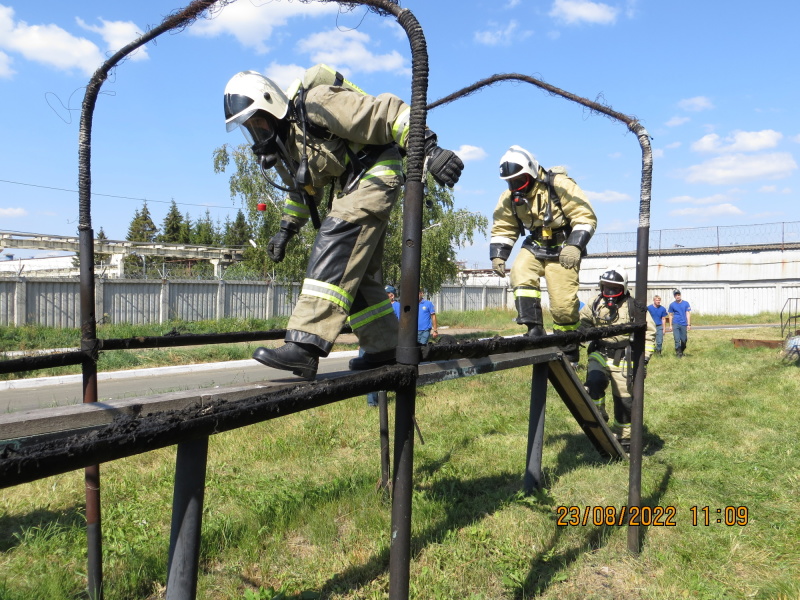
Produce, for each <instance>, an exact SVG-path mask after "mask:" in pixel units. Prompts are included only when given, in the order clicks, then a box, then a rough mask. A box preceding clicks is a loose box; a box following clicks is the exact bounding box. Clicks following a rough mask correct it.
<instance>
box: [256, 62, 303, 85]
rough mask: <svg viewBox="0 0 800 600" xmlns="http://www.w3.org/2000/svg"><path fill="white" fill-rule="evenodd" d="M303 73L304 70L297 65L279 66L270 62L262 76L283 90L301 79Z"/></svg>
mask: <svg viewBox="0 0 800 600" xmlns="http://www.w3.org/2000/svg"><path fill="white" fill-rule="evenodd" d="M305 71H306V68H305V67H301V66H299V65H294V64H292V65H281V64H278V63H277V62H275V61H272V62H271V63H270V64H269V66H268V67H267V69H266V70H265V71H264V75H266V76H267V77H269V78H270V79H271V80H272V81H274V82H275V83H277V84H278V87H280V88H281V89H284V90H285V89H286V88H288V87H289V84H290V83H292V82H293V81H294V80H295V79H302V78H303V73H305Z"/></svg>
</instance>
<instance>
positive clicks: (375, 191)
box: [286, 176, 402, 356]
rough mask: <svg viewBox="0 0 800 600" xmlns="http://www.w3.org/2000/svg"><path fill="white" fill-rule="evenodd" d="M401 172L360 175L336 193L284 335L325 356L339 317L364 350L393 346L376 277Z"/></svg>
mask: <svg viewBox="0 0 800 600" xmlns="http://www.w3.org/2000/svg"><path fill="white" fill-rule="evenodd" d="M401 185H402V177H398V176H388V177H374V178H371V179H366V180H362V181H361V182H360V183H359V186H358V188H357V189H356V190H355V191H353V192H351V193H350V194H347V195H346V196H343V197H341V198H337V199H336V200H335V201H334V203H333V207H332V209H331V211H330V212H329V213H328V216H327V217H326V218H325V220H324V221H323V222H322V227H321V228H320V230H319V233H318V234H317V238H316V240H315V241H314V247H313V248H312V250H311V257H310V258H309V261H308V269H307V271H306V278H305V280H304V281H303V288H302V290H301V292H300V298H299V300H298V301H297V304H296V305H295V309H294V311H293V312H292V316H291V318H290V319H289V324H288V326H287V332H286V341H287V342H296V343H304V344H311V345H314V346H316V347H317V348H319V349H320V351H321V352H322V354H323V356H327V355H328V353H329V352H330V351H331V348H332V347H333V343H334V341H335V340H336V337H337V336H338V335H339V333H340V332H341V330H342V326H343V325H344V323H345V320H347V319H348V317H349V320H350V326H351V327H352V329H353V333H355V334H356V336H357V337H358V341H359V345H360V346H361V347H362V348H363V349H364V351H365V352H367V353H369V354H377V353H379V352H385V351H388V350H392V349H394V348H395V347H396V346H397V333H398V321H397V317H395V315H394V310H393V309H392V305H391V303H390V301H389V299H388V298H387V296H386V292H385V291H384V288H383V284H382V283H381V281H380V279H379V273H380V268H381V260H382V259H383V247H384V243H385V240H386V226H387V224H388V222H389V215H390V214H391V212H392V207H393V206H394V204H395V202H397V199H398V197H399V196H400V191H401Z"/></svg>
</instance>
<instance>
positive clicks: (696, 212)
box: [669, 204, 744, 218]
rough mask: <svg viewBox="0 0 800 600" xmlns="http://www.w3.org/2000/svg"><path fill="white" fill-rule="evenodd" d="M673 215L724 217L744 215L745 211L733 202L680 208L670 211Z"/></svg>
mask: <svg viewBox="0 0 800 600" xmlns="http://www.w3.org/2000/svg"><path fill="white" fill-rule="evenodd" d="M669 214H670V216H672V217H700V218H708V217H723V216H730V215H743V214H744V211H742V210H741V209H740V208H737V207H735V206H734V205H733V204H718V205H717V206H706V207H703V208H680V209H678V210H673V211H671V212H670V213H669Z"/></svg>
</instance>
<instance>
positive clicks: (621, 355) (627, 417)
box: [580, 294, 656, 439]
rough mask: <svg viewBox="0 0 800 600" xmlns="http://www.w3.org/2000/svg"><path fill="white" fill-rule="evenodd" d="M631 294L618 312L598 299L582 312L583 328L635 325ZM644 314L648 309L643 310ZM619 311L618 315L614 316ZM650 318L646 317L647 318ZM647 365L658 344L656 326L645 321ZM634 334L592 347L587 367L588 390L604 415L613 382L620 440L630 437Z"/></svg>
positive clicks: (600, 297) (595, 344)
mask: <svg viewBox="0 0 800 600" xmlns="http://www.w3.org/2000/svg"><path fill="white" fill-rule="evenodd" d="M629 298H630V296H629V295H628V294H625V296H624V297H623V299H622V300H621V301H620V302H619V303H618V304H617V307H616V309H611V308H609V307H608V306H607V304H606V302H605V301H604V300H605V299H604V298H603V296H602V295H601V296H598V298H597V299H596V300H594V301H593V302H592V303H591V304H587V305H585V306H584V307H583V308H582V309H581V311H580V327H581V329H584V328H593V327H603V326H608V325H621V324H625V323H632V322H633V320H634V315H633V314H631V307H632V306H633V300H632V299H630V300H629ZM642 310H643V311H645V312H646V311H647V309H645V308H643V309H642ZM615 312H616V315H615ZM645 316H647V315H645ZM645 321H646V322H647V332H646V334H645V346H644V357H645V363H647V361H649V360H650V356H651V355H652V354H653V349H654V348H655V342H656V324H655V323H654V322H653V319H650V318H646V319H645ZM631 360H632V357H631V335H630V334H624V335H618V336H615V337H610V338H604V339H602V340H597V341H595V342H591V343H590V344H589V361H588V364H587V367H586V371H587V373H586V389H587V390H588V392H589V396H590V397H591V398H592V400H594V402H595V404H596V405H597V406H598V408H599V409H600V410H601V412H602V413H605V390H606V388H607V387H608V383H609V381H610V382H611V395H612V397H613V398H614V421H613V423H612V425H613V426H614V427H615V428H616V429H617V430H618V431H619V432H621V436H620V437H621V438H622V439H625V438H630V423H631V404H632V402H633V400H632V398H631V384H630V376H631V375H632V363H631Z"/></svg>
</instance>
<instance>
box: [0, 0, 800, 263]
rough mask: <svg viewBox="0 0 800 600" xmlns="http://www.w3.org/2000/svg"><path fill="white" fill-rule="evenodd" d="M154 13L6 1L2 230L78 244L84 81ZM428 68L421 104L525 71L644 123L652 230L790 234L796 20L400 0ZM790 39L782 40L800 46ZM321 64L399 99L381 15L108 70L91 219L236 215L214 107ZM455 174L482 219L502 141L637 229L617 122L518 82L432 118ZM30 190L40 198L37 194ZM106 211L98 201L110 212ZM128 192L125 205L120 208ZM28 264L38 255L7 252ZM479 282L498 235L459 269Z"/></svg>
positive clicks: (728, 5) (0, 22)
mask: <svg viewBox="0 0 800 600" xmlns="http://www.w3.org/2000/svg"><path fill="white" fill-rule="evenodd" d="M179 6H180V5H179V4H175V3H173V2H171V1H165V0H139V1H137V2H130V3H122V2H113V3H112V2H108V1H107V0H74V1H71V2H61V1H56V0H42V1H37V2H32V1H30V0H27V1H25V2H23V1H22V0H0V140H2V144H0V229H3V230H13V231H23V232H35V233H46V234H58V235H74V234H75V232H76V229H77V219H78V197H77V193H74V191H59V190H57V189H48V188H59V189H61V190H77V179H78V171H77V158H78V122H79V119H80V106H81V102H82V99H83V86H85V85H86V83H87V82H88V80H89V77H90V76H91V74H92V73H93V72H94V70H95V69H96V68H97V67H98V66H99V65H100V64H101V62H102V60H104V57H105V56H107V55H108V53H109V52H112V51H114V50H116V49H118V48H119V47H121V46H122V45H124V44H125V43H127V42H128V41H130V40H132V39H133V38H134V37H136V35H137V32H142V31H145V30H146V29H147V28H148V27H152V26H155V25H157V24H158V23H160V22H161V20H162V19H163V17H164V16H165V15H167V14H168V13H170V12H172V11H173V10H174V9H176V8H179ZM402 6H404V7H406V8H409V9H410V10H411V11H412V12H413V13H414V15H415V16H416V17H417V19H418V20H419V22H420V23H421V25H422V27H423V31H424V33H425V37H426V40H427V43H428V52H429V57H430V81H429V89H428V98H429V100H430V101H433V100H436V99H438V98H441V97H443V96H445V95H447V94H449V93H451V92H453V91H455V90H457V89H460V88H461V87H464V86H466V85H469V84H471V83H473V82H475V81H477V80H479V79H483V78H485V77H488V76H489V75H492V74H495V73H511V72H518V73H523V74H527V75H533V76H536V77H539V78H541V79H543V80H545V81H547V82H548V83H551V84H553V85H555V86H558V87H560V88H562V89H566V90H567V91H570V92H572V93H574V94H578V95H580V96H584V97H587V98H590V99H595V98H601V99H602V100H603V102H605V103H606V104H608V105H610V106H611V107H612V108H614V109H615V110H617V111H619V112H622V113H625V114H629V115H635V116H636V117H637V118H639V119H640V121H641V122H642V123H643V125H644V126H645V127H646V128H647V130H648V132H649V133H650V135H651V136H652V138H653V140H652V147H653V150H654V172H653V188H652V206H651V227H652V229H673V228H682V227H703V226H709V225H743V224H749V223H771V222H778V221H797V220H800V218H798V210H797V208H796V205H797V203H796V198H797V191H798V189H800V175H799V174H798V167H797V156H798V152H800V116H799V115H800V111H798V106H800V83H798V79H797V72H798V67H797V61H798V59H800V43H799V42H798V41H797V40H798V36H797V33H796V31H795V29H796V25H795V24H796V23H797V22H798V20H800V4H798V3H796V2H785V1H783V2H777V1H774V0H766V1H765V2H762V3H760V4H758V5H753V4H752V3H749V2H747V3H746V2H743V1H739V0H729V1H727V2H724V3H723V2H697V1H692V2H689V1H688V0H687V1H684V0H673V1H672V2H655V1H645V0H605V1H597V2H590V1H586V0H538V1H531V0H500V1H494V2H489V1H484V0H434V1H432V0H425V1H422V0H417V1H413V0H409V1H407V2H402ZM792 40H794V41H792ZM318 62H325V63H327V64H330V65H332V66H334V67H336V68H338V69H339V70H340V71H342V72H344V73H345V74H346V75H347V76H348V78H350V79H351V80H352V81H353V82H354V83H356V84H357V85H359V86H360V87H361V88H363V89H364V90H366V91H367V92H370V93H373V94H378V93H381V92H393V93H395V94H397V95H399V96H401V97H402V98H404V99H406V100H408V99H409V97H410V74H411V64H410V51H409V48H408V41H407V39H406V38H405V35H404V33H403V32H402V30H401V29H400V27H399V26H398V25H397V24H396V23H395V22H394V20H393V19H392V18H391V17H379V16H377V15H375V14H373V13H370V12H368V11H367V10H366V8H363V7H359V8H357V9H356V10H354V11H352V12H340V11H339V10H338V5H337V4H335V3H311V4H304V3H301V2H298V1H293V2H288V1H286V0H282V1H263V0H238V1H237V2H235V3H234V4H232V5H230V6H228V7H226V8H225V9H223V10H222V11H221V12H219V13H218V14H215V15H214V16H213V18H211V19H203V20H200V21H198V22H197V23H195V24H194V25H193V26H191V27H190V28H188V29H186V30H185V31H183V32H181V33H177V34H167V35H164V36H161V37H160V38H158V39H157V41H156V43H154V44H153V43H151V44H149V45H148V46H147V47H146V49H143V50H140V51H139V52H138V54H137V55H135V56H133V57H132V58H131V59H130V60H129V61H127V62H126V63H124V64H122V65H121V66H119V67H118V68H117V69H116V70H115V72H114V74H113V75H112V77H110V79H109V81H108V82H107V83H106V84H105V85H104V86H103V93H102V94H101V96H100V98H99V99H98V103H97V109H96V111H95V117H94V130H93V133H94V136H93V156H92V182H93V192H94V193H95V194H96V195H95V197H94V198H93V204H92V208H93V210H92V218H93V221H92V224H93V226H94V229H95V230H99V229H100V227H102V228H103V229H104V231H105V233H106V235H107V236H108V237H109V238H111V239H123V238H124V237H125V234H126V233H127V228H128V225H129V223H130V221H131V219H132V217H133V214H134V211H135V210H136V209H138V208H140V207H141V204H142V202H141V200H140V199H143V198H145V199H147V200H148V206H149V208H150V210H151V212H152V214H153V217H154V220H155V222H156V224H158V225H160V224H161V221H162V220H163V218H164V215H165V214H166V211H167V209H168V208H169V203H170V201H171V200H173V199H174V200H175V201H176V202H177V203H178V205H179V208H180V209H181V211H182V212H184V213H186V212H189V213H190V214H191V215H192V217H194V218H197V217H200V216H202V215H203V214H204V213H205V211H206V208H207V207H208V208H209V210H210V212H211V215H212V218H214V219H215V220H217V219H218V220H219V221H224V220H225V217H226V216H230V217H233V216H234V215H235V214H236V210H237V209H238V208H239V206H238V205H237V204H236V203H234V202H233V201H232V200H231V198H230V195H229V192H228V184H227V177H226V176H225V175H217V174H215V173H214V172H213V168H212V152H213V150H214V148H216V147H218V146H220V145H222V144H225V143H229V144H239V143H241V142H242V141H243V138H242V136H241V134H240V133H238V132H233V133H230V134H227V133H226V132H225V126H224V119H223V113H222V95H223V90H224V87H225V83H226V82H227V80H228V79H229V78H230V77H231V76H232V75H233V74H235V73H236V72H238V71H241V70H245V69H254V70H258V71H261V72H263V73H265V74H266V75H267V76H270V77H273V78H274V79H276V80H277V81H278V82H280V83H281V84H283V85H287V84H288V83H289V82H290V81H291V80H292V79H293V78H294V77H295V76H296V75H297V74H298V73H300V72H301V71H302V70H303V69H304V68H305V67H308V66H311V65H313V64H316V63H318ZM428 124H429V126H430V127H431V128H432V129H433V130H434V131H436V132H437V133H438V134H439V140H440V144H441V145H442V146H444V147H447V148H451V149H453V150H456V151H458V152H459V154H460V155H461V156H462V158H463V159H464V161H465V164H466V168H465V171H464V174H463V176H462V179H461V181H460V182H459V184H458V185H457V187H456V203H457V205H458V206H460V207H465V208H468V209H470V210H473V211H479V212H482V213H483V214H485V215H486V216H488V217H490V218H491V213H492V210H493V208H494V205H495V203H496V201H497V198H498V196H499V194H500V193H501V192H502V190H503V186H504V184H503V182H502V181H501V180H500V179H499V178H498V176H497V165H498V163H499V159H500V156H501V155H502V154H503V152H504V151H505V150H506V149H507V148H508V146H510V145H512V144H519V145H522V146H524V147H526V148H528V149H529V150H531V151H532V152H533V153H534V154H535V155H536V156H537V158H538V159H539V161H540V162H541V163H542V164H543V165H544V166H547V167H550V166H555V165H564V166H566V167H567V168H568V170H569V173H570V175H571V176H572V177H574V178H575V179H576V181H577V182H578V183H579V185H580V186H581V187H582V188H583V189H584V190H585V191H586V192H587V194H588V196H589V198H590V200H591V201H592V203H593V205H594V207H595V210H596V212H597V214H598V231H599V232H628V231H635V230H636V227H637V224H638V200H639V183H640V168H641V151H640V148H639V144H638V143H637V140H636V138H635V137H634V136H633V135H632V134H630V133H629V132H628V131H627V129H626V128H625V126H624V125H622V124H619V123H616V122H612V121H611V120H609V119H607V118H604V117H600V116H597V115H589V114H587V113H586V111H585V110H584V109H583V108H582V107H580V106H578V105H575V104H571V103H569V102H567V101H565V100H562V99H557V98H554V97H551V96H549V95H547V94H545V93H543V92H541V91H539V90H538V89H536V88H534V87H533V86H530V85H527V84H509V83H506V84H500V85H497V86H495V87H492V88H487V89H484V90H483V91H482V92H480V93H478V94H475V95H473V96H470V97H469V98H466V99H462V100H460V101H457V102H455V103H453V104H450V105H447V106H443V107H441V108H438V109H436V110H434V111H432V112H431V113H430V114H429V117H428ZM36 186H40V187H36ZM101 194H102V195H101ZM111 196H124V197H128V198H133V199H122V198H114V197H111ZM7 252H15V253H16V255H17V256H18V257H19V256H25V255H27V254H28V253H29V251H14V250H8V251H7ZM459 256H460V258H461V259H462V260H464V261H466V262H467V265H468V266H469V267H474V266H478V267H481V268H484V267H488V266H489V264H490V262H489V259H488V238H486V237H483V236H479V238H478V239H477V240H476V243H475V245H474V246H473V247H471V248H468V249H465V250H462V251H461V252H460V253H459Z"/></svg>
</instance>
